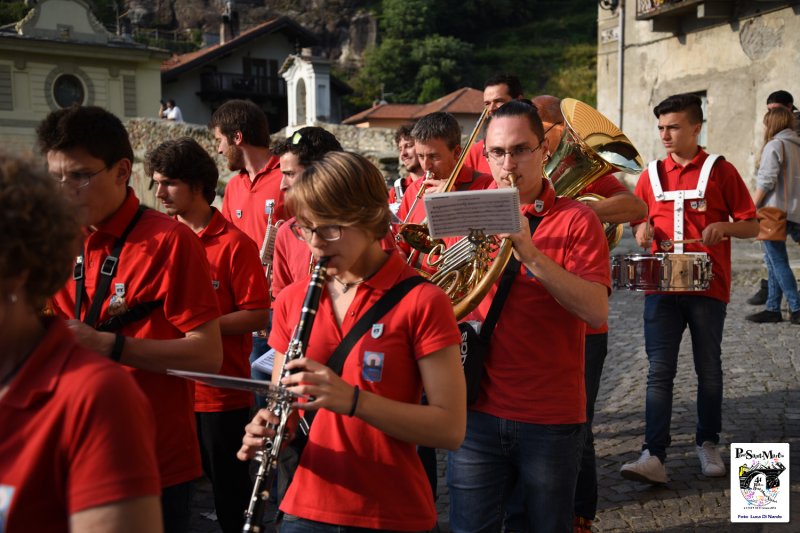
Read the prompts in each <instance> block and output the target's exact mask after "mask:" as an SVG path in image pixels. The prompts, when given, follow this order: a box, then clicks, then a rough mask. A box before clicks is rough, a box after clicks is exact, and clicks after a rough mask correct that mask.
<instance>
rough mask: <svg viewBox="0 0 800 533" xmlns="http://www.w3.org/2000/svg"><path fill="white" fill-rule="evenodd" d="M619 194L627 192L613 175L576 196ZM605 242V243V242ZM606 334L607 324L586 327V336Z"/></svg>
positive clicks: (601, 179)
mask: <svg viewBox="0 0 800 533" xmlns="http://www.w3.org/2000/svg"><path fill="white" fill-rule="evenodd" d="M621 192H628V188H627V187H625V186H624V185H623V184H622V183H620V182H619V180H618V179H617V178H615V177H614V175H613V174H606V175H605V176H600V177H599V178H597V179H596V180H594V181H593V182H591V183H590V184H589V185H587V186H586V187H584V188H583V189H582V190H581V192H580V193H579V194H578V196H582V195H584V194H597V195H599V196H602V197H603V198H611V197H612V196H614V195H616V194H619V193H621ZM606 242H607V241H606ZM607 332H608V323H605V324H603V325H602V326H600V327H599V328H593V327H591V326H588V325H587V326H586V334H587V335H597V334H599V333H607Z"/></svg>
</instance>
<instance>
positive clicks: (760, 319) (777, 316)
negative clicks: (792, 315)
mask: <svg viewBox="0 0 800 533" xmlns="http://www.w3.org/2000/svg"><path fill="white" fill-rule="evenodd" d="M798 315H800V311H798ZM745 318H746V319H747V320H749V321H750V322H756V323H758V324H766V323H772V322H783V316H782V315H781V312H780V311H759V312H758V313H755V314H752V315H747V316H746V317H745ZM798 319H800V316H798Z"/></svg>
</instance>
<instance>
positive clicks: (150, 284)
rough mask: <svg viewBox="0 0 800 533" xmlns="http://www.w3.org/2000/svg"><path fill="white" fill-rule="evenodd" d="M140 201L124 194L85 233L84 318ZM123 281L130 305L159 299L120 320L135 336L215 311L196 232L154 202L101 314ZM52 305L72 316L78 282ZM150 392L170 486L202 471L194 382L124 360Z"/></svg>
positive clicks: (177, 333)
mask: <svg viewBox="0 0 800 533" xmlns="http://www.w3.org/2000/svg"><path fill="white" fill-rule="evenodd" d="M138 207H139V200H138V199H137V198H136V195H135V194H134V193H133V190H132V189H128V196H127V197H126V198H125V202H124V203H123V204H122V206H121V207H120V208H119V209H118V210H117V211H116V213H114V215H112V217H111V218H110V219H109V220H108V221H106V222H104V223H103V224H101V225H100V226H99V227H98V228H97V230H96V231H94V232H92V233H90V234H89V235H88V236H87V237H86V241H85V243H84V247H85V261H84V264H85V269H86V273H85V276H86V294H87V295H88V298H84V299H83V302H82V303H83V309H82V312H81V317H80V318H81V319H82V318H83V317H84V316H85V315H86V313H87V312H88V309H89V301H90V300H91V299H92V298H94V296H95V289H96V287H97V283H98V281H99V279H100V267H101V266H102V264H103V261H104V260H105V258H106V257H107V256H108V254H109V253H110V252H111V248H112V246H113V244H114V241H115V240H116V238H117V237H118V236H120V235H121V234H122V232H123V231H124V230H125V228H126V227H127V225H128V223H129V222H130V221H131V219H132V218H133V216H134V214H135V213H136V210H137V209H138ZM117 284H123V285H124V291H125V301H126V303H127V305H128V307H129V308H130V307H132V306H134V305H136V304H139V303H142V302H154V301H161V302H163V303H162V305H161V306H160V307H158V308H156V309H155V310H153V311H152V312H151V313H150V314H149V315H147V317H145V318H144V319H142V320H138V321H136V322H133V323H131V324H128V325H126V326H124V327H123V328H122V329H120V330H119V333H121V334H122V335H125V336H126V337H134V338H138V339H178V338H182V337H183V336H184V334H185V333H186V332H188V331H191V330H193V329H196V328H197V327H199V326H202V325H203V324H205V323H206V322H208V321H209V320H213V319H215V318H217V317H219V306H218V304H217V298H216V296H215V295H214V289H213V288H212V287H211V275H210V274H209V271H208V261H207V260H206V254H205V252H204V251H203V246H202V244H201V243H200V239H198V238H197V236H196V235H195V234H194V233H193V232H192V230H190V229H189V228H188V227H187V226H185V225H183V224H181V223H180V222H178V221H176V220H173V219H171V218H170V217H168V216H167V215H165V214H163V213H159V212H158V211H155V210H154V209H148V210H146V211H145V212H144V214H143V215H142V217H141V218H140V219H139V222H138V223H137V224H136V226H135V227H134V228H133V231H131V233H130V235H128V239H127V240H126V241H125V246H124V247H123V248H122V253H121V254H120V257H119V263H118V264H117V272H116V274H115V276H114V279H113V280H112V283H111V286H110V287H109V290H108V293H107V294H105V295H103V296H102V301H103V302H104V303H103V306H102V310H101V312H100V321H103V320H106V319H108V318H109V317H110V315H109V313H108V307H109V306H108V302H109V299H110V298H111V296H112V295H113V294H114V293H115V290H116V285H117ZM53 307H54V310H55V311H56V313H57V314H58V315H59V316H61V317H64V318H75V283H74V282H72V281H70V282H68V283H67V284H66V285H65V286H64V288H62V289H61V290H60V291H59V292H58V293H57V294H56V295H55V296H54V297H53ZM124 368H126V369H127V370H129V371H130V372H131V373H132V374H133V377H134V378H135V379H136V382H137V383H138V384H139V387H141V389H142V392H144V394H145V396H146V397H147V398H148V399H149V400H150V404H151V405H152V406H153V412H154V413H155V415H156V439H157V440H156V442H157V444H158V447H157V454H158V464H159V471H160V473H161V486H162V487H169V486H172V485H176V484H178V483H183V482H184V481H189V480H192V479H195V478H197V477H199V476H200V475H201V473H202V470H201V466H200V450H199V448H198V445H197V435H196V431H195V426H194V387H193V386H192V384H191V382H189V381H187V380H184V379H181V378H176V377H173V376H167V375H166V374H160V373H156V372H150V371H147V370H141V369H138V368H132V367H128V366H125V367H124Z"/></svg>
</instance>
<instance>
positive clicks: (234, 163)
mask: <svg viewBox="0 0 800 533" xmlns="http://www.w3.org/2000/svg"><path fill="white" fill-rule="evenodd" d="M224 155H225V159H227V161H228V170H232V171H234V172H239V171H241V170H244V156H243V155H242V150H241V148H239V147H238V146H236V145H231V146H228V149H227V150H225V154H224Z"/></svg>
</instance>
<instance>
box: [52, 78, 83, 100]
mask: <svg viewBox="0 0 800 533" xmlns="http://www.w3.org/2000/svg"><path fill="white" fill-rule="evenodd" d="M85 98H86V91H85V90H84V88H83V83H81V80H79V79H78V77H77V76H75V75H73V74H62V75H61V76H59V77H58V78H56V81H55V83H53V99H54V100H55V102H56V105H58V107H61V108H64V107H69V106H71V105H74V104H78V105H83V102H84V100H85Z"/></svg>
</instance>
